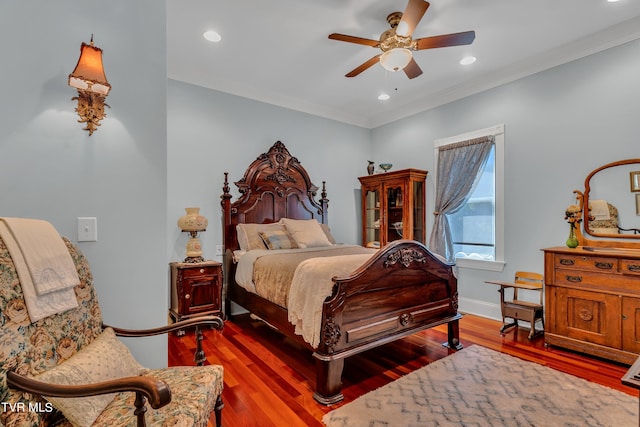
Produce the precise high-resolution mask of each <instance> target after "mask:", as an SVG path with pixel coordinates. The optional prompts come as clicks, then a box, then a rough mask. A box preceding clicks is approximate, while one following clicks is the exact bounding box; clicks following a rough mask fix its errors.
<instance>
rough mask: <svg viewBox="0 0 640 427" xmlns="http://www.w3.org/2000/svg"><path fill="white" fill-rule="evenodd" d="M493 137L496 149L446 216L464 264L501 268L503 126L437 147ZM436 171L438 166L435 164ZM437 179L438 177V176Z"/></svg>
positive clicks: (438, 143)
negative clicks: (473, 184)
mask: <svg viewBox="0 0 640 427" xmlns="http://www.w3.org/2000/svg"><path fill="white" fill-rule="evenodd" d="M491 135H493V136H494V144H493V149H492V150H491V153H490V155H489V159H488V160H487V163H486V164H485V166H484V168H483V169H482V170H480V171H479V172H478V176H477V177H476V179H477V180H479V181H478V182H477V185H476V187H475V189H474V190H473V192H472V194H471V196H470V197H469V199H468V200H467V202H466V203H465V205H464V206H463V207H462V208H461V209H460V210H458V211H457V212H455V213H453V214H450V215H447V219H448V221H449V227H450V229H451V238H452V241H453V252H454V253H455V257H456V263H457V264H458V265H459V266H461V267H469V268H478V269H484V270H493V271H502V269H503V267H504V233H503V231H504V199H503V196H504V182H503V180H504V125H498V126H495V127H492V128H488V129H482V130H479V131H475V132H469V133H465V134H463V135H458V136H454V137H451V138H446V139H440V140H437V141H435V159H436V162H437V159H438V150H439V148H441V147H445V146H447V145H450V144H455V143H457V142H461V141H466V140H470V139H474V138H479V137H483V136H491ZM436 170H437V167H436ZM436 179H437V177H436Z"/></svg>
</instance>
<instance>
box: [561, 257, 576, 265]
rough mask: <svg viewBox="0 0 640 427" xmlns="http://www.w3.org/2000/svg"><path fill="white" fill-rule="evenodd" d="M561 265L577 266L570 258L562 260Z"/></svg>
mask: <svg viewBox="0 0 640 427" xmlns="http://www.w3.org/2000/svg"><path fill="white" fill-rule="evenodd" d="M560 264H562V265H573V264H575V261H574V260H572V259H568V258H560Z"/></svg>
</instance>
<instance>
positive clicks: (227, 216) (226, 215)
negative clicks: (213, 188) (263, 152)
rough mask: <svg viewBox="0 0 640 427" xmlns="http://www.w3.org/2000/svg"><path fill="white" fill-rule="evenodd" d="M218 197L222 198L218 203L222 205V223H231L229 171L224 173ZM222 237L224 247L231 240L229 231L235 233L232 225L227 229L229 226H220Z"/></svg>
mask: <svg viewBox="0 0 640 427" xmlns="http://www.w3.org/2000/svg"><path fill="white" fill-rule="evenodd" d="M220 198H221V199H222V200H220V205H221V206H222V217H223V218H222V223H223V224H231V193H230V188H229V172H225V173H224V185H223V186H222V194H221V195H220ZM222 228H223V230H222V238H223V239H224V240H223V242H222V243H223V245H224V246H225V247H226V245H228V244H230V243H229V242H231V241H232V234H231V233H235V229H233V227H230V228H231V229H229V227H225V226H223V227H222Z"/></svg>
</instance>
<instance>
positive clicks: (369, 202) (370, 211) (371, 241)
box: [364, 189, 381, 247]
mask: <svg viewBox="0 0 640 427" xmlns="http://www.w3.org/2000/svg"><path fill="white" fill-rule="evenodd" d="M364 200H365V206H364V209H365V218H364V221H365V226H364V233H365V239H364V240H365V245H366V246H368V247H380V220H381V218H380V202H381V201H380V192H379V191H378V190H373V189H368V190H366V194H365V198H364Z"/></svg>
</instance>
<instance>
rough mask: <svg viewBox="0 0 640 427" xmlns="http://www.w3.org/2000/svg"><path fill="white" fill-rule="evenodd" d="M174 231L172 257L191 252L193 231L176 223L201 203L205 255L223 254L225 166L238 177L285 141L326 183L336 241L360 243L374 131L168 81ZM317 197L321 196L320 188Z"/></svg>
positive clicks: (315, 179)
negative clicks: (362, 185)
mask: <svg viewBox="0 0 640 427" xmlns="http://www.w3.org/2000/svg"><path fill="white" fill-rule="evenodd" d="M167 105H168V107H167V111H168V124H167V134H168V141H169V144H168V160H167V163H168V182H169V184H168V201H169V202H168V203H169V204H168V212H167V215H168V217H169V223H168V230H167V233H168V235H169V251H170V253H171V258H172V259H181V258H184V252H185V249H184V245H185V244H186V242H187V235H186V233H181V232H180V230H179V229H178V228H177V226H176V221H177V220H178V218H179V217H180V216H181V215H183V214H184V208H185V207H189V206H197V207H200V208H201V210H200V212H201V213H202V214H203V215H205V216H206V217H207V218H208V219H209V227H208V228H207V231H206V232H204V233H202V234H201V236H200V237H201V241H202V245H203V252H204V256H205V258H207V259H218V260H219V259H220V258H219V257H216V255H215V246H216V245H221V244H222V216H221V210H220V195H221V194H222V185H223V182H224V172H229V181H230V183H231V187H232V190H233V194H234V199H233V200H236V198H237V197H238V195H239V194H238V192H237V191H236V186H235V185H234V184H233V182H235V181H238V180H239V179H240V178H242V176H243V174H244V172H245V170H246V168H247V166H248V165H249V164H250V163H251V162H252V161H253V160H255V159H256V157H257V156H258V155H259V154H261V153H265V152H266V151H268V150H269V148H270V147H271V146H272V145H273V143H275V142H276V141H282V142H283V143H284V144H285V146H286V147H287V149H288V150H289V152H290V153H291V155H293V156H295V157H297V158H298V159H299V160H300V162H301V163H302V165H303V166H304V167H305V168H306V169H307V172H309V175H310V178H311V180H312V182H313V183H314V184H315V185H317V186H318V187H321V186H322V181H326V186H327V193H328V198H329V200H330V202H329V224H330V226H331V229H332V232H333V234H334V235H335V237H336V239H337V240H338V241H340V242H344V243H357V242H358V241H359V236H360V230H359V227H358V224H359V215H360V211H359V208H358V206H359V199H357V197H359V193H357V192H356V189H358V188H359V181H358V178H357V177H358V176H362V175H365V174H366V166H367V156H368V155H369V152H370V141H371V132H370V131H369V130H368V129H363V128H360V127H357V126H352V125H347V124H344V123H339V122H336V121H332V120H328V119H323V118H320V117H316V116H312V115H309V114H306V113H300V112H297V111H293V110H288V109H285V108H280V107H275V106H273V105H269V104H264V103H261V102H257V101H253V100H249V99H246V98H241V97H238V96H233V95H229V94H226V93H222V92H218V91H215V90H211V89H205V88H202V87H199V86H194V85H190V84H186V83H183V82H179V81H176V80H169V90H168V104H167ZM318 197H320V194H319V193H318Z"/></svg>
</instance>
